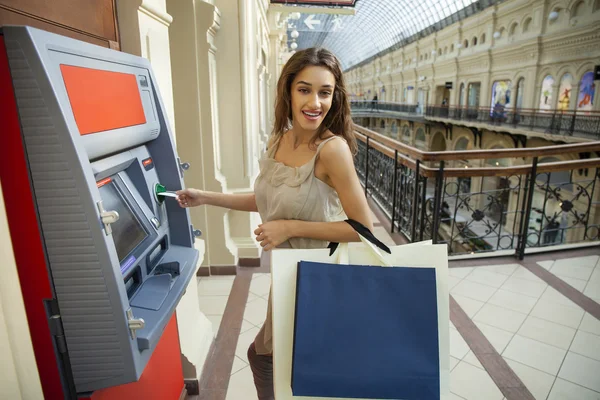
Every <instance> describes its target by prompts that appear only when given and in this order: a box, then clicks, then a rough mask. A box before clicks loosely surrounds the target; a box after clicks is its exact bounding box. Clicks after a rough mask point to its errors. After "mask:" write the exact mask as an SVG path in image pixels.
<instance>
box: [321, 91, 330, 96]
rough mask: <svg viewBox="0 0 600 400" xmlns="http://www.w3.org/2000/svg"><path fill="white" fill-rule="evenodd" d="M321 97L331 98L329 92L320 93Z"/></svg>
mask: <svg viewBox="0 0 600 400" xmlns="http://www.w3.org/2000/svg"><path fill="white" fill-rule="evenodd" d="M321 95H322V96H331V92H321Z"/></svg>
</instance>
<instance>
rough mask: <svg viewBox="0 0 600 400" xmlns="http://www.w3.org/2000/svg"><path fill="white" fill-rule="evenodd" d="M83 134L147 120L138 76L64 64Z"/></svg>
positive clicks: (67, 84)
mask: <svg viewBox="0 0 600 400" xmlns="http://www.w3.org/2000/svg"><path fill="white" fill-rule="evenodd" d="M60 70H61V72H62V76H63V79H64V81H65V86H66V88H67V94H68V95H69V100H70V102H71V108H72V109H73V114H74V116H75V122H76V123H77V127H78V128H79V133H80V134H81V135H88V134H90V133H97V132H103V131H107V130H110V129H117V128H124V127H127V126H134V125H141V124H144V123H146V116H145V115H144V107H143V106H142V99H141V97H140V90H139V88H138V84H137V80H136V76H135V75H133V74H126V73H121V72H112V71H104V70H99V69H92V68H83V67H75V66H72V65H61V66H60Z"/></svg>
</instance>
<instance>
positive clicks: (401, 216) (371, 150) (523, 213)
mask: <svg viewBox="0 0 600 400" xmlns="http://www.w3.org/2000/svg"><path fill="white" fill-rule="evenodd" d="M355 129H356V136H357V138H358V144H359V151H358V154H357V156H356V158H355V165H356V169H357V172H358V175H359V177H360V179H361V181H362V183H363V185H364V186H365V191H366V193H367V194H368V195H369V196H370V197H372V198H373V199H374V200H375V201H376V202H377V203H378V204H379V206H380V207H381V208H382V210H383V211H384V212H385V213H386V214H387V215H388V217H389V218H390V219H391V221H392V224H391V229H392V231H394V230H397V231H399V232H401V233H402V234H403V235H404V236H405V237H406V238H407V239H408V240H409V241H412V242H415V241H421V240H427V239H432V240H433V241H434V243H445V244H447V245H448V251H449V254H452V255H459V254H469V253H485V252H494V251H499V250H509V251H512V252H514V253H515V254H516V255H517V256H518V257H519V258H522V257H524V255H525V252H526V251H527V249H531V248H542V247H549V246H556V245H561V244H576V243H590V242H597V241H598V240H600V235H599V233H600V189H599V188H598V187H597V186H598V183H599V180H600V170H599V167H600V158H592V159H576V160H572V161H562V162H553V163H542V164H540V163H538V161H539V160H540V159H541V158H543V157H548V156H552V155H558V154H563V155H564V154H580V153H584V152H585V153H589V152H596V151H600V142H588V143H585V144H569V145H561V146H548V147H541V148H521V149H507V150H471V151H454V152H424V151H420V150H418V149H416V148H414V147H410V146H408V145H405V144H403V143H400V142H398V141H395V140H393V139H390V138H388V137H385V136H383V135H380V134H378V133H376V132H373V131H371V130H368V129H365V128H363V127H360V126H355ZM501 158H507V159H513V161H514V163H515V164H516V166H514V167H492V166H489V167H482V168H465V166H467V167H468V165H465V164H464V160H478V159H479V160H496V159H501ZM523 160H526V164H525V165H519V164H521V163H522V162H523ZM457 164H460V167H457V166H458V165H457Z"/></svg>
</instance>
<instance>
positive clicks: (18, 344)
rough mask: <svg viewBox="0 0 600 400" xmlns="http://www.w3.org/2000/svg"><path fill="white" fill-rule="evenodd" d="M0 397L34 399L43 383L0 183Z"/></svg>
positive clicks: (39, 396)
mask: <svg viewBox="0 0 600 400" xmlns="http://www.w3.org/2000/svg"><path fill="white" fill-rule="evenodd" d="M0 260H2V261H1V262H0V276H2V279H0V354H2V361H1V362H0V398H1V399H26V400H29V399H31V400H37V399H41V398H43V396H42V386H41V383H40V378H39V375H38V369H37V365H36V362H35V357H34V353H33V345H32V344H31V336H30V334H29V325H28V323H27V315H26V314H25V305H24V303H23V295H22V294H21V285H20V282H19V277H18V275H17V265H16V264H15V258H14V254H13V249H12V244H11V239H10V232H9V230H8V221H7V220H6V210H5V207H4V197H3V195H2V186H1V184H0Z"/></svg>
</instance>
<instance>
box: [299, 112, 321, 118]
mask: <svg viewBox="0 0 600 400" xmlns="http://www.w3.org/2000/svg"><path fill="white" fill-rule="evenodd" d="M302 113H303V114H304V115H305V116H307V117H308V118H313V119H314V118H318V117H320V116H321V113H320V112H308V111H302Z"/></svg>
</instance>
